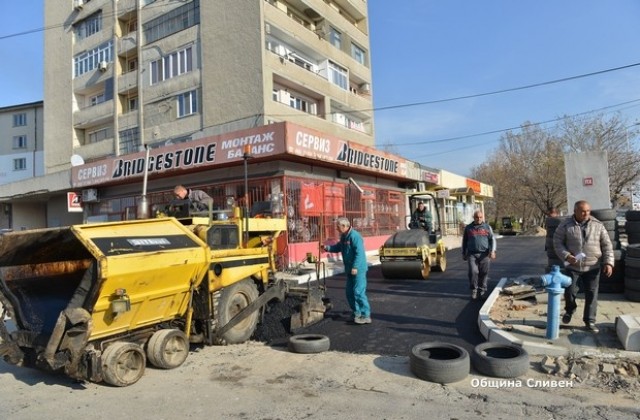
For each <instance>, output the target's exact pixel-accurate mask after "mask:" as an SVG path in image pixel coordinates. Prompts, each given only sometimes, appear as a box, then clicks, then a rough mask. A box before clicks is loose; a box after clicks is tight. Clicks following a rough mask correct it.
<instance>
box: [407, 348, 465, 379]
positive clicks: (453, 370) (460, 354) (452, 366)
mask: <svg viewBox="0 0 640 420" xmlns="http://www.w3.org/2000/svg"><path fill="white" fill-rule="evenodd" d="M470 366H471V364H470V362H469V353H467V351H466V350H465V349H463V348H462V347H460V346H456V345H455V344H448V343H439V342H433V343H422V344H417V345H415V346H413V348H412V349H411V354H410V355H409V367H410V368H411V372H413V374H414V375H416V376H417V377H418V378H420V379H424V380H425V381H429V382H435V383H439V384H447V383H451V382H458V381H461V380H463V379H464V378H466V377H467V376H468V375H469V369H470Z"/></svg>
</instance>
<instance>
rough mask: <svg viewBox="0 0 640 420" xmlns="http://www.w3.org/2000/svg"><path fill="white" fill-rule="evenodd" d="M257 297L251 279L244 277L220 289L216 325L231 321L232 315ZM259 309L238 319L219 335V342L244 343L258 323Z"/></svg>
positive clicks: (256, 291)
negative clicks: (237, 321) (236, 322)
mask: <svg viewBox="0 0 640 420" xmlns="http://www.w3.org/2000/svg"><path fill="white" fill-rule="evenodd" d="M256 299H258V289H257V288H256V285H255V283H254V282H253V280H251V279H245V280H242V281H239V282H237V283H234V284H232V285H231V286H227V287H225V288H224V289H222V292H221V294H220V300H219V301H218V304H217V310H218V311H217V312H218V327H219V328H221V327H223V326H224V325H226V324H227V322H229V321H231V319H233V317H234V316H235V315H236V314H237V313H238V312H240V311H241V310H242V309H244V308H246V307H247V306H249V304H251V302H253V301H255V300H256ZM259 317H260V311H254V312H253V313H252V314H251V315H249V316H247V317H246V318H245V319H243V320H242V321H240V323H239V324H238V325H236V326H235V327H233V328H231V329H230V330H229V331H227V332H226V333H224V335H223V336H222V337H220V339H221V341H222V343H221V344H239V343H244V342H245V341H247V340H248V339H249V338H251V336H252V335H253V332H254V331H255V330H256V326H257V325H258V319H259Z"/></svg>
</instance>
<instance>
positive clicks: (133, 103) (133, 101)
mask: <svg viewBox="0 0 640 420" xmlns="http://www.w3.org/2000/svg"><path fill="white" fill-rule="evenodd" d="M136 109H138V97H137V96H135V97H131V98H127V111H135V110H136Z"/></svg>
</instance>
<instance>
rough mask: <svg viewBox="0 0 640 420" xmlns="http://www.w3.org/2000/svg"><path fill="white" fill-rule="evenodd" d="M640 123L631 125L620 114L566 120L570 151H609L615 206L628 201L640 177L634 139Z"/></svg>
mask: <svg viewBox="0 0 640 420" xmlns="http://www.w3.org/2000/svg"><path fill="white" fill-rule="evenodd" d="M636 127H637V125H631V126H627V124H626V122H625V121H623V120H621V119H620V118H619V117H618V116H614V117H613V118H610V119H608V120H605V119H604V117H602V116H598V117H595V118H592V119H584V118H577V117H566V118H565V119H564V120H563V124H562V127H561V128H562V142H563V144H564V147H565V151H566V152H586V151H601V150H606V151H607V161H608V165H609V191H610V194H611V204H612V206H613V207H614V208H616V207H618V206H619V205H620V204H622V203H623V202H626V201H627V196H626V195H625V194H623V193H624V192H625V191H627V189H628V187H629V186H630V185H632V184H633V183H635V182H637V181H638V180H640V171H639V169H638V168H640V151H638V149H637V148H634V147H632V145H631V144H632V143H631V141H630V139H633V138H634V137H636V136H637V135H638V130H637V128H636Z"/></svg>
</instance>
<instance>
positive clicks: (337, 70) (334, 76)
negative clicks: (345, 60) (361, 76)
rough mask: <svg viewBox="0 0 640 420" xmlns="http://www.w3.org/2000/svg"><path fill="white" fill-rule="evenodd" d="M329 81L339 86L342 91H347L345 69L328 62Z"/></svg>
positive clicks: (347, 82) (347, 77) (347, 78)
mask: <svg viewBox="0 0 640 420" xmlns="http://www.w3.org/2000/svg"><path fill="white" fill-rule="evenodd" d="M329 81H330V82H331V83H333V84H334V85H338V86H340V87H341V88H342V89H344V90H348V89H349V76H348V73H347V69H345V68H343V67H340V66H339V65H337V64H336V63H333V62H331V61H330V62H329Z"/></svg>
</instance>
